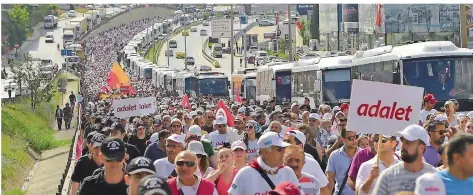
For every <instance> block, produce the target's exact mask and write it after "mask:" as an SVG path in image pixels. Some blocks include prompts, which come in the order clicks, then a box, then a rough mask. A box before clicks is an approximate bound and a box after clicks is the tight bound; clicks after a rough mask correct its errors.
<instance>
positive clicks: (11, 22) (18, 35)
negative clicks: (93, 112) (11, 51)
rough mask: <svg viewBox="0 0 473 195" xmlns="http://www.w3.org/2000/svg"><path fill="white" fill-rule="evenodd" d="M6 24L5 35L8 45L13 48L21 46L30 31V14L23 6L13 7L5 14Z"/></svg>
mask: <svg viewBox="0 0 473 195" xmlns="http://www.w3.org/2000/svg"><path fill="white" fill-rule="evenodd" d="M7 16H8V23H7V26H6V27H5V28H6V34H7V35H8V44H9V45H10V46H11V47H13V46H14V45H16V44H18V45H21V44H22V43H23V42H24V41H25V40H26V38H27V35H28V32H29V29H30V14H29V13H28V10H27V9H26V7H25V6H22V5H17V4H15V5H13V7H12V8H11V9H9V10H8V12H7Z"/></svg>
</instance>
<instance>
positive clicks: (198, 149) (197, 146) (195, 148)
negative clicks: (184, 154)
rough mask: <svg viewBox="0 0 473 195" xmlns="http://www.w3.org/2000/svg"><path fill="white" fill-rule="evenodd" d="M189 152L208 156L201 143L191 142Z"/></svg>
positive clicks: (188, 147)
mask: <svg viewBox="0 0 473 195" xmlns="http://www.w3.org/2000/svg"><path fill="white" fill-rule="evenodd" d="M187 150H189V151H191V152H192V153H194V154H202V155H207V154H206V153H205V151H204V145H203V144H202V143H201V142H200V141H195V140H193V141H190V142H189V144H188V145H187Z"/></svg>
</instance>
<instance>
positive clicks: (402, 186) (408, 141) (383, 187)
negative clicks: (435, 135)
mask: <svg viewBox="0 0 473 195" xmlns="http://www.w3.org/2000/svg"><path fill="white" fill-rule="evenodd" d="M398 134H399V135H400V136H401V143H402V146H401V159H402V161H403V162H400V163H398V164H396V165H393V166H391V167H389V168H387V169H386V170H384V171H383V172H382V173H381V175H380V176H379V177H378V180H377V181H376V185H375V187H374V189H373V193H372V194H376V195H395V194H397V193H398V192H402V191H408V192H414V188H415V181H416V179H417V178H418V177H419V176H421V175H423V174H424V173H435V172H436V171H437V170H436V169H435V168H434V167H433V166H432V165H430V164H428V163H426V162H424V161H423V158H422V154H423V153H424V152H425V150H426V146H427V144H429V135H428V134H427V131H426V130H425V129H424V128H423V127H421V126H419V125H409V126H407V127H406V128H405V129H404V130H402V131H401V132H399V133H398Z"/></svg>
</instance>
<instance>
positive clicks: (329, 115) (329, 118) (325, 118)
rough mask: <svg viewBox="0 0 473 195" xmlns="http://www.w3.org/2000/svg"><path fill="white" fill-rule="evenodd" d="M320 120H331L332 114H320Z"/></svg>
mask: <svg viewBox="0 0 473 195" xmlns="http://www.w3.org/2000/svg"><path fill="white" fill-rule="evenodd" d="M322 120H323V121H331V120H332V114H330V113H325V114H324V115H323V116H322Z"/></svg>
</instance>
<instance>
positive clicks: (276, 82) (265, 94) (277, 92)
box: [256, 62, 294, 104]
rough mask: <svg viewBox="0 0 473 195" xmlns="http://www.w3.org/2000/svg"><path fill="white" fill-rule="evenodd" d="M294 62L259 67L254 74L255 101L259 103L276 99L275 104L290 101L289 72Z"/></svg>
mask: <svg viewBox="0 0 473 195" xmlns="http://www.w3.org/2000/svg"><path fill="white" fill-rule="evenodd" d="M293 66H294V62H290V63H271V64H268V65H266V66H261V67H259V68H258V70H257V74H256V100H259V101H260V102H261V103H262V102H263V101H265V100H268V101H269V100H270V99H271V98H274V97H276V101H277V103H279V104H280V103H281V102H283V101H288V100H289V101H291V81H292V80H291V71H292V68H293Z"/></svg>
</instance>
